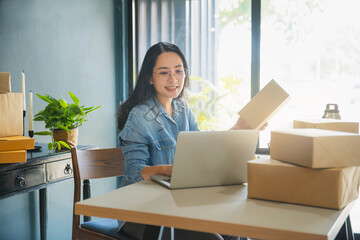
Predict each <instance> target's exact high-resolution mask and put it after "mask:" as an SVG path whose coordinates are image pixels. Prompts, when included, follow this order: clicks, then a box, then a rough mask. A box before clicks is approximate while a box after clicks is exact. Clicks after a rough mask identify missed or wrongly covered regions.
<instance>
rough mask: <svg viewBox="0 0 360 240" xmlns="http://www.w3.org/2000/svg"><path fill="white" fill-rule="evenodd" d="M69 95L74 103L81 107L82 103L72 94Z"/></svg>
mask: <svg viewBox="0 0 360 240" xmlns="http://www.w3.org/2000/svg"><path fill="white" fill-rule="evenodd" d="M69 95H70V97H71V99H72V100H73V101H74V103H75V104H76V105H79V103H80V101H79V99H78V98H77V97H76V96H75V95H74V94H73V93H72V92H69Z"/></svg>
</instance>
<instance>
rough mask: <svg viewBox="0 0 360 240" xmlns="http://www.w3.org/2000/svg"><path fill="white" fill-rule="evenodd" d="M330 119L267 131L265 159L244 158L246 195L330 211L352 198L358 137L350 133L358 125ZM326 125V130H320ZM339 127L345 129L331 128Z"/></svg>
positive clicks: (358, 174)
mask: <svg viewBox="0 0 360 240" xmlns="http://www.w3.org/2000/svg"><path fill="white" fill-rule="evenodd" d="M319 123H321V127H319V126H317V124H319ZM336 123H337V124H336ZM336 123H335V122H334V121H333V120H320V121H315V122H306V124H307V125H311V124H313V125H311V127H313V128H297V127H299V125H298V121H294V127H295V129H290V130H286V131H285V130H284V131H272V132H271V143H270V159H265V158H264V159H256V160H252V161H249V162H248V197H250V198H259V199H266V200H273V201H280V202H288V203H296V204H303V205H310V206H317V207H326V208H332V209H341V208H343V207H345V206H346V205H347V204H348V203H349V202H351V201H353V200H355V199H357V198H358V191H359V183H360V168H359V167H358V166H360V135H359V134H356V133H353V132H356V131H357V132H358V131H359V124H358V123H357V124H354V123H352V122H348V123H347V122H343V121H337V122H336ZM327 124H328V126H331V129H332V130H325V129H324V128H326V125H327ZM351 126H352V127H351ZM319 128H322V129H319ZM344 128H346V129H347V130H348V132H341V131H334V130H339V129H340V130H343V129H344Z"/></svg>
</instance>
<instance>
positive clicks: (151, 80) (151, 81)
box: [148, 77, 154, 85]
mask: <svg viewBox="0 0 360 240" xmlns="http://www.w3.org/2000/svg"><path fill="white" fill-rule="evenodd" d="M148 81H149V84H150V85H154V81H153V78H152V77H150V78H149V80H148Z"/></svg>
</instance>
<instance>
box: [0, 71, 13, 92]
mask: <svg viewBox="0 0 360 240" xmlns="http://www.w3.org/2000/svg"><path fill="white" fill-rule="evenodd" d="M8 92H11V75H10V73H8V72H0V93H8Z"/></svg>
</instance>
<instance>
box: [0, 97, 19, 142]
mask: <svg viewBox="0 0 360 240" xmlns="http://www.w3.org/2000/svg"><path fill="white" fill-rule="evenodd" d="M23 114H24V113H23V100H22V93H3V94H0V137H9V136H21V135H23V134H24V132H23Z"/></svg>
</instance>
